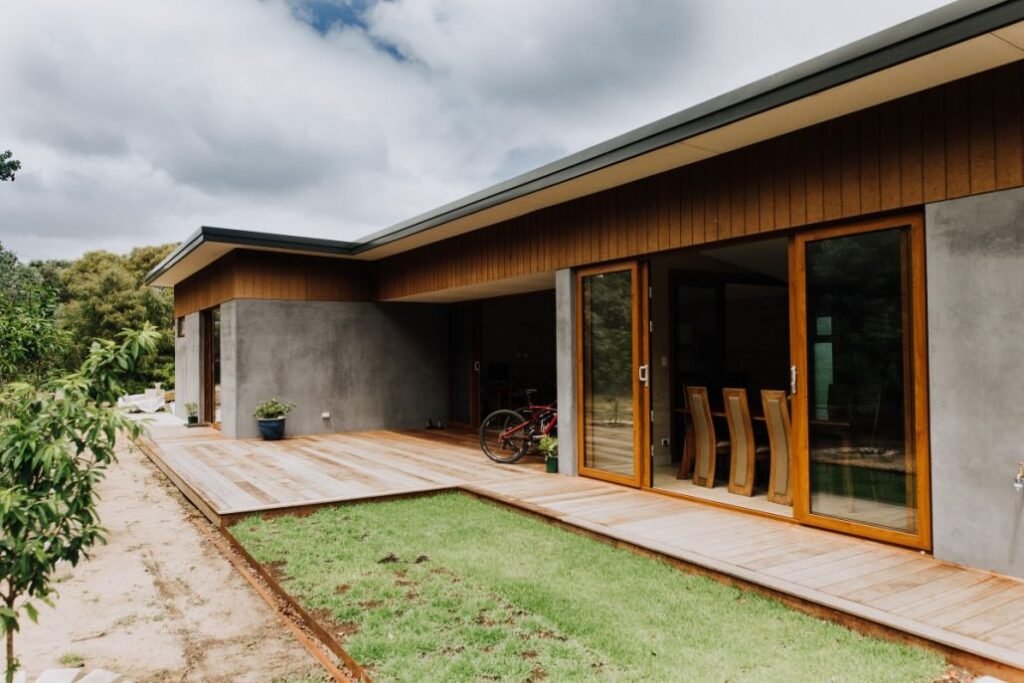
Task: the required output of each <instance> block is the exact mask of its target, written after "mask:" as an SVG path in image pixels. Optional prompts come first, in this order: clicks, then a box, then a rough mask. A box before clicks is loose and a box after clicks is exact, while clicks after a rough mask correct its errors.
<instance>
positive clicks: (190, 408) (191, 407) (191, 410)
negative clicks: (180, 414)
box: [185, 401, 199, 417]
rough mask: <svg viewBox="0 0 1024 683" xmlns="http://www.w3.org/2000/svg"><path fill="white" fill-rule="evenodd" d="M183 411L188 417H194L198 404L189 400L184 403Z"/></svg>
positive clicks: (197, 411) (196, 413) (197, 412)
mask: <svg viewBox="0 0 1024 683" xmlns="http://www.w3.org/2000/svg"><path fill="white" fill-rule="evenodd" d="M185 413H186V414H187V415H188V416H189V417H195V416H196V415H198V414H199V404H198V403H196V402H195V401H189V402H188V403H186V404H185Z"/></svg>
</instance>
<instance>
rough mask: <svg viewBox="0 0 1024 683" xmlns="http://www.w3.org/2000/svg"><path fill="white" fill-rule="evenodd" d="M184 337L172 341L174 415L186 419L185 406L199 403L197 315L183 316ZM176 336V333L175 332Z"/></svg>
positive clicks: (200, 348)
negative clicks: (193, 402)
mask: <svg viewBox="0 0 1024 683" xmlns="http://www.w3.org/2000/svg"><path fill="white" fill-rule="evenodd" d="M184 328H185V336H184V337H175V339H174V414H175V415H177V416H178V417H180V418H184V417H186V416H187V415H188V414H187V413H186V412H185V404H186V403H189V402H192V401H195V402H196V403H199V398H200V394H201V393H202V392H201V390H200V376H201V373H202V362H201V358H200V353H201V352H202V348H203V346H202V344H201V343H200V340H199V314H198V313H192V314H190V315H186V316H185V325H184ZM175 334H177V332H175Z"/></svg>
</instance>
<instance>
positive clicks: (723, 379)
mask: <svg viewBox="0 0 1024 683" xmlns="http://www.w3.org/2000/svg"><path fill="white" fill-rule="evenodd" d="M650 270H651V279H652V285H653V292H654V297H653V299H652V304H651V305H652V316H651V317H652V322H653V324H652V326H651V357H652V359H653V364H654V368H653V371H652V388H651V391H652V404H653V422H652V425H651V430H652V443H653V444H654V445H653V447H652V449H651V467H650V483H649V486H651V487H652V488H655V489H658V490H661V491H668V492H672V493H679V494H683V495H686V496H689V497H694V498H699V499H702V500H706V501H712V502H716V503H724V504H728V505H732V506H736V507H741V508H745V509H749V510H754V511H758V512H763V513H768V514H772V515H777V516H781V517H792V516H793V508H792V505H791V490H790V484H789V481H788V476H789V472H790V467H789V463H790V458H789V449H788V446H787V444H783V443H777V442H778V439H775V443H773V440H772V439H771V438H770V433H769V428H770V426H771V424H770V421H771V419H772V416H773V415H775V414H777V410H778V409H779V408H780V406H779V405H778V403H777V401H778V397H779V395H780V393H781V395H782V396H783V397H784V396H785V394H786V392H787V390H788V388H789V387H788V384H789V368H790V358H789V357H790V343H789V259H788V238H786V237H779V238H774V239H767V240H759V241H756V242H747V243H743V244H737V245H729V246H724V247H717V248H707V249H700V250H688V251H686V252H679V253H674V254H666V255H663V256H655V257H653V258H652V259H651V261H650ZM766 401H769V403H766ZM771 401H775V403H774V404H772V403H770V402H771ZM694 404H696V405H694ZM766 406H767V409H766ZM730 408H731V410H730ZM782 408H783V409H785V408H788V406H782ZM733 444H736V445H737V448H736V449H735V450H736V451H737V452H735V453H734V449H733ZM773 445H774V446H775V452H774V453H773V452H772V446H773ZM773 456H774V457H773ZM734 468H736V469H737V471H733V470H734ZM739 469H742V470H743V471H742V472H740V471H738V470H739ZM698 470H700V471H699V472H698ZM773 475H774V477H773ZM773 479H777V480H779V481H773ZM773 484H774V485H775V488H776V489H777V490H776V491H774V492H773V491H772V490H771V486H772V485H773Z"/></svg>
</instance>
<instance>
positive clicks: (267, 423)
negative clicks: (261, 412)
mask: <svg viewBox="0 0 1024 683" xmlns="http://www.w3.org/2000/svg"><path fill="white" fill-rule="evenodd" d="M256 424H257V425H259V428H260V436H262V437H263V440H264V441H278V440H280V439H282V438H284V418H283V417H275V418H271V419H263V418H259V419H257V420H256Z"/></svg>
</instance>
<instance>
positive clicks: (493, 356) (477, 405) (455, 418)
mask: <svg viewBox="0 0 1024 683" xmlns="http://www.w3.org/2000/svg"><path fill="white" fill-rule="evenodd" d="M450 311H451V313H450V318H449V320H450V330H449V339H450V343H449V349H450V351H449V352H450V354H451V355H450V358H449V366H450V377H451V380H450V397H451V404H452V407H451V415H450V418H449V419H450V421H451V422H452V423H454V424H461V425H465V426H469V427H472V428H476V427H477V425H479V422H480V420H481V419H482V418H484V417H485V416H487V414H488V413H490V412H491V411H494V410H497V409H498V408H509V407H513V408H515V407H520V406H522V405H525V404H526V397H525V394H524V392H525V390H526V389H536V390H537V393H536V394H535V395H534V397H533V398H534V401H535V402H543V403H550V402H553V401H554V400H555V397H556V368H555V292H554V290H544V291H539V292H528V293H524V294H514V295H510V296H502V297H496V298H491V299H482V300H479V301H473V302H465V303H458V304H452V305H451V306H450Z"/></svg>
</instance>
